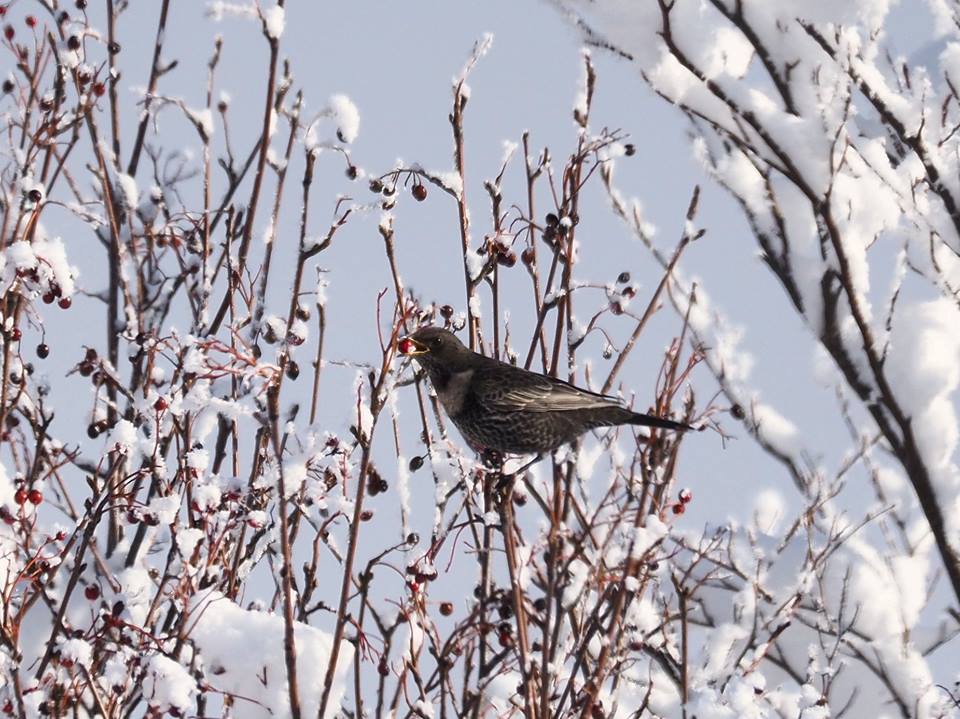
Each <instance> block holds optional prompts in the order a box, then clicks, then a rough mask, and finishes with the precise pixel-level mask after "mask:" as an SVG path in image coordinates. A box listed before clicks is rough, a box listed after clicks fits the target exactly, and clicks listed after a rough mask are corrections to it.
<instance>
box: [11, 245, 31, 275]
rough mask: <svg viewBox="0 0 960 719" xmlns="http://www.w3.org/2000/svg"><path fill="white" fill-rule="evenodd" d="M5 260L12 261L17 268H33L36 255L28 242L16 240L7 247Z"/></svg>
mask: <svg viewBox="0 0 960 719" xmlns="http://www.w3.org/2000/svg"><path fill="white" fill-rule="evenodd" d="M7 260H9V261H10V262H12V263H13V264H14V266H15V267H16V268H17V269H18V270H29V269H33V268H34V267H36V265H37V256H36V255H35V254H34V252H33V247H31V246H30V243H29V242H24V241H23V240H17V241H16V242H14V243H13V244H11V245H10V246H9V247H7Z"/></svg>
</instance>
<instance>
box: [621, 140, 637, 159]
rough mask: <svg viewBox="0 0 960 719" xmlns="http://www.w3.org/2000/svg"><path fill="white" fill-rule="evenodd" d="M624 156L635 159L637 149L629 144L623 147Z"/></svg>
mask: <svg viewBox="0 0 960 719" xmlns="http://www.w3.org/2000/svg"><path fill="white" fill-rule="evenodd" d="M623 154H624V155H626V156H627V157H633V156H634V155H636V154H637V148H636V147H635V146H634V145H633V143H631V142H628V143H627V144H626V145H624V146H623Z"/></svg>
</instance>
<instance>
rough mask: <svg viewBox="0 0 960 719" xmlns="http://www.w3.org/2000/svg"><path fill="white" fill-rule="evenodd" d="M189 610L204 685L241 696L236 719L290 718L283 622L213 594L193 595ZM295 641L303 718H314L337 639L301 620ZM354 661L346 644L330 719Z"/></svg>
mask: <svg viewBox="0 0 960 719" xmlns="http://www.w3.org/2000/svg"><path fill="white" fill-rule="evenodd" d="M189 611H190V621H189V625H188V626H189V627H190V628H191V629H190V636H191V638H192V639H193V641H194V642H195V644H196V647H197V652H198V657H199V659H200V661H201V662H202V663H203V667H204V672H205V681H207V682H208V683H209V684H210V685H211V686H213V687H214V688H215V689H216V690H218V691H221V692H225V693H227V694H231V695H235V696H236V697H238V699H237V701H236V703H235V704H234V707H233V711H232V714H233V716H234V717H235V719H256V718H258V717H262V716H264V715H265V714H266V715H272V716H288V715H289V713H290V706H289V696H288V691H287V677H286V671H285V666H286V665H285V662H284V653H283V631H284V629H283V626H284V625H283V618H282V617H281V616H279V615H276V614H271V613H267V612H259V611H248V610H244V609H242V608H240V607H238V606H237V605H236V604H234V603H233V602H232V601H230V600H229V599H227V598H226V597H224V596H223V595H222V594H220V593H219V592H213V591H211V592H205V593H201V594H197V595H196V596H194V597H193V598H192V599H191V600H190V604H189ZM294 640H295V643H296V650H297V678H298V682H299V689H300V703H301V708H302V710H303V715H304V716H310V717H315V716H316V715H317V711H318V710H319V704H320V694H321V691H322V689H323V677H324V673H325V672H324V669H325V668H326V666H327V664H328V662H329V658H330V649H331V647H332V638H331V636H330V635H329V634H327V633H326V632H323V631H321V630H319V629H317V628H316V627H312V626H309V625H307V624H303V623H301V622H296V623H295V625H294ZM352 663H353V646H352V645H351V644H350V642H346V641H345V642H342V643H341V645H340V656H339V659H338V661H337V670H336V674H335V675H334V683H333V687H332V690H331V693H330V701H329V704H328V709H327V713H326V716H327V717H328V718H329V719H332V718H333V717H335V716H337V714H338V713H339V706H340V699H341V697H342V696H343V693H344V690H345V687H346V685H345V677H346V676H347V675H348V673H349V671H350V669H351V666H352ZM244 698H245V699H244ZM250 700H252V701H250Z"/></svg>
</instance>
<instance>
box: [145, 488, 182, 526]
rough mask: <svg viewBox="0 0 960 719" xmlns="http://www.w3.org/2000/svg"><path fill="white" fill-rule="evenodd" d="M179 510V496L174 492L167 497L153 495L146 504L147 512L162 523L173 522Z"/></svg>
mask: <svg viewBox="0 0 960 719" xmlns="http://www.w3.org/2000/svg"><path fill="white" fill-rule="evenodd" d="M179 511H180V497H179V496H178V495H176V494H171V495H169V496H167V497H154V498H153V499H152V500H151V501H150V504H149V505H147V512H148V513H149V514H151V515H153V516H155V517H156V518H157V519H158V520H159V521H160V524H163V525H169V524H173V523H174V522H175V521H176V519H177V513H178V512H179Z"/></svg>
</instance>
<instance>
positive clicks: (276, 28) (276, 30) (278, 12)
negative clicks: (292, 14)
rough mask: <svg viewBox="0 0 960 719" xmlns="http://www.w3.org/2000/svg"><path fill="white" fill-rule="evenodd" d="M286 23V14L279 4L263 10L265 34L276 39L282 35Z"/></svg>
mask: <svg viewBox="0 0 960 719" xmlns="http://www.w3.org/2000/svg"><path fill="white" fill-rule="evenodd" d="M285 25H286V15H285V13H284V10H283V7H282V6H281V5H274V6H273V7H271V8H267V9H266V10H264V11H263V26H264V27H265V28H266V29H267V36H268V37H270V38H273V39H274V40H277V39H278V38H279V37H280V36H281V35H283V28H284V26H285Z"/></svg>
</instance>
